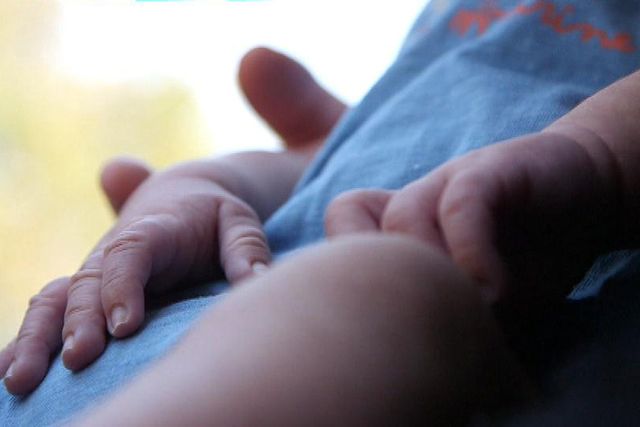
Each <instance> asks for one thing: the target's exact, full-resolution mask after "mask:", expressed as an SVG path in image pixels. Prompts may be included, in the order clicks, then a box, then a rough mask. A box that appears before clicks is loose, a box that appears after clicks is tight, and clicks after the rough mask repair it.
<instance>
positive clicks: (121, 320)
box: [109, 305, 128, 335]
mask: <svg viewBox="0 0 640 427" xmlns="http://www.w3.org/2000/svg"><path fill="white" fill-rule="evenodd" d="M127 317H128V316H127V309H126V308H124V307H123V306H121V305H116V306H115V307H113V309H112V310H111V324H110V325H109V331H110V332H111V335H114V334H115V333H117V332H118V329H119V328H120V326H121V325H124V324H125V323H126V322H127Z"/></svg>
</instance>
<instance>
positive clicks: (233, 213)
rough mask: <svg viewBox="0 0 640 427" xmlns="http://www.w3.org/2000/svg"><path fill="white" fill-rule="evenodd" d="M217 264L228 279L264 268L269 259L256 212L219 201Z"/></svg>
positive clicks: (242, 205)
mask: <svg viewBox="0 0 640 427" xmlns="http://www.w3.org/2000/svg"><path fill="white" fill-rule="evenodd" d="M218 236H219V237H218V240H219V247H220V264H221V265H222V268H223V269H224V272H225V274H226V276H227V279H228V280H229V281H230V282H237V281H239V280H240V279H243V278H245V277H248V276H250V275H252V274H253V273H256V272H260V271H261V270H263V269H265V268H266V266H267V264H268V263H269V261H270V260H271V252H270V251H269V245H268V243H267V237H266V236H265V234H264V231H263V229H262V223H261V222H260V219H259V218H258V215H257V214H256V213H255V212H254V211H253V210H252V209H251V208H250V207H249V206H247V205H245V204H244V203H242V202H239V201H235V200H231V201H225V202H223V203H221V205H220V209H219V211H218Z"/></svg>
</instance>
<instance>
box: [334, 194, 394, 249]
mask: <svg viewBox="0 0 640 427" xmlns="http://www.w3.org/2000/svg"><path fill="white" fill-rule="evenodd" d="M393 194H394V193H393V192H392V191H389V190H353V191H348V192H346V193H342V194H341V195H340V196H338V197H336V198H335V199H334V200H333V201H332V202H331V204H330V205H329V207H328V208H327V212H326V214H325V218H324V228H325V231H326V233H327V236H329V237H333V236H338V235H343V234H353V233H361V232H366V231H378V230H380V220H381V218H382V214H383V213H384V210H385V208H386V206H387V203H388V202H389V199H391V197H392V195H393Z"/></svg>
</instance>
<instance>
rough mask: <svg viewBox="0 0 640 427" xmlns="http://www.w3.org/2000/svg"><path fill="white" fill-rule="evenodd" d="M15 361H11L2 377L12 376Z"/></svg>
mask: <svg viewBox="0 0 640 427" xmlns="http://www.w3.org/2000/svg"><path fill="white" fill-rule="evenodd" d="M15 364H16V362H12V363H11V365H10V366H9V369H7V372H6V373H5V374H4V379H5V380H6V379H9V378H11V377H12V376H13V371H14V369H15V368H14V366H15Z"/></svg>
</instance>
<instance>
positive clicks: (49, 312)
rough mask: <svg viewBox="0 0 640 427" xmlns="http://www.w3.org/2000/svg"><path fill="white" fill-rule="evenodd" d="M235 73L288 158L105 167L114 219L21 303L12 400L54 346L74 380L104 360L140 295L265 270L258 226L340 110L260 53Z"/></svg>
mask: <svg viewBox="0 0 640 427" xmlns="http://www.w3.org/2000/svg"><path fill="white" fill-rule="evenodd" d="M238 74H239V80H240V86H241V88H242V89H243V91H244V93H245V95H246V96H247V99H248V100H249V101H250V103H251V104H252V105H253V106H254V107H255V109H256V111H258V113H259V114H261V115H262V116H263V118H264V119H265V120H266V121H267V123H268V124H269V125H271V126H272V128H273V129H274V131H275V132H277V133H278V134H280V135H281V136H282V138H283V142H284V144H285V146H286V147H287V150H286V151H282V152H278V153H268V152H245V153H238V154H232V155H229V156H226V157H222V158H217V159H212V160H199V161H192V162H187V163H184V164H181V165H177V166H174V167H172V168H170V169H169V170H166V171H159V172H153V171H151V169H150V168H149V167H147V166H146V165H144V163H141V162H140V161H136V160H133V159H126V158H120V159H115V160H113V161H111V162H109V163H108V164H107V165H106V166H105V168H104V170H103V172H102V175H101V184H102V187H103V189H104V192H105V194H106V195H107V198H108V199H109V201H110V203H111V205H112V207H113V209H114V211H116V213H117V214H118V219H117V221H116V223H115V224H114V226H113V228H112V229H111V230H109V231H108V232H107V233H106V234H105V236H104V237H103V238H102V239H101V241H100V242H99V243H98V244H97V245H96V247H95V248H94V250H93V251H92V252H91V253H90V254H89V256H88V257H87V259H86V261H85V262H84V264H83V265H82V267H81V268H80V269H79V271H77V272H76V273H75V274H73V275H72V276H71V277H68V278H66V277H64V278H60V279H56V280H54V281H53V282H51V283H50V284H49V285H47V286H46V287H45V288H43V290H42V292H41V293H40V294H38V295H36V296H35V297H33V298H32V299H31V301H30V304H29V309H28V311H27V313H26V315H25V319H24V321H23V323H22V326H21V328H20V331H19V333H18V337H17V338H16V339H15V340H13V341H12V342H11V343H10V344H9V345H8V346H7V347H6V348H5V349H4V350H3V352H2V353H0V375H4V376H5V378H4V383H5V385H6V387H7V389H8V390H9V391H10V392H11V393H14V394H24V393H28V392H29V391H31V390H33V389H34V388H35V387H37V385H38V384H39V383H40V382H41V381H42V379H43V378H44V376H45V375H46V372H47V369H48V365H49V360H50V356H51V354H53V353H55V352H57V351H59V349H60V346H61V344H62V341H64V347H63V361H64V363H65V365H66V366H67V367H68V368H69V369H72V370H78V369H82V368H84V367H85V366H87V365H88V364H89V363H91V362H92V361H93V360H95V359H96V358H97V357H98V356H99V355H100V354H101V353H102V352H103V350H104V348H105V343H106V338H107V334H111V335H112V336H114V337H125V336H128V335H130V334H131V333H133V332H135V331H136V329H138V327H139V326H140V325H141V323H142V320H143V318H144V292H156V293H157V292H165V291H168V290H170V289H172V288H174V287H175V286H177V285H180V284H183V283H187V282H188V283H198V282H203V281H207V280H213V279H220V278H222V277H221V270H222V272H224V274H225V275H226V277H227V279H228V280H230V281H231V282H234V283H235V282H238V281H241V279H244V278H246V277H248V276H250V275H252V274H253V273H254V272H255V271H262V270H264V269H265V268H266V266H267V264H268V263H269V260H270V253H269V248H268V244H267V241H266V238H265V236H264V232H263V231H262V221H263V220H264V219H266V218H267V217H268V216H269V215H270V214H271V212H273V211H274V210H275V209H276V208H277V207H278V206H280V205H281V204H282V203H283V202H284V201H285V200H286V199H287V198H288V196H289V193H290V192H291V189H292V188H293V185H294V184H295V182H296V181H297V180H298V178H299V176H300V175H301V173H302V171H303V170H304V168H305V166H306V165H307V163H308V162H309V161H310V159H311V158H312V156H313V154H314V153H315V151H316V150H317V149H318V147H319V146H320V145H321V144H322V142H323V140H324V137H325V136H326V134H327V133H328V132H329V131H330V130H331V129H332V127H333V126H334V124H335V123H336V121H337V120H338V119H339V118H340V116H341V115H342V113H343V112H344V110H345V108H346V107H345V105H344V104H342V103H341V102H340V101H339V100H337V99H336V98H334V97H333V96H331V95H330V94H329V93H327V92H326V91H325V90H324V89H323V88H321V87H320V86H318V84H317V83H316V82H315V80H314V79H313V78H312V76H311V75H310V74H309V72H308V71H307V70H306V69H304V68H303V67H302V66H301V65H300V64H298V63H297V62H295V61H293V60H292V59H290V58H288V57H286V56H284V55H282V54H279V53H277V52H274V51H272V50H269V49H265V48H257V49H254V50H252V51H251V52H249V53H248V54H247V55H246V56H245V57H244V59H243V61H242V63H241V66H240V69H239V73H238ZM276 77H277V79H276V82H277V84H274V83H273V82H274V79H275V78H276ZM291 117H295V118H296V120H295V121H292V120H291ZM301 124H302V125H303V128H304V131H303V130H302V128H301Z"/></svg>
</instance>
